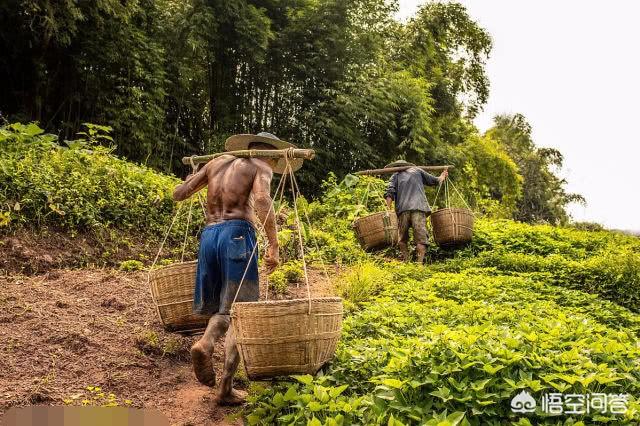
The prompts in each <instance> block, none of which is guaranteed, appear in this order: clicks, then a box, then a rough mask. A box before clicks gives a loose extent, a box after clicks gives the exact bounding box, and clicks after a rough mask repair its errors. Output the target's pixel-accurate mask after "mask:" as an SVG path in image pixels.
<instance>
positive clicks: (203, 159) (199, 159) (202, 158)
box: [182, 148, 316, 165]
mask: <svg viewBox="0 0 640 426" xmlns="http://www.w3.org/2000/svg"><path fill="white" fill-rule="evenodd" d="M222 155H233V156H234V157H242V158H253V157H263V158H278V157H285V156H289V158H303V159H305V160H313V158H314V157H315V156H316V152H315V151H314V150H313V149H298V148H288V149H264V150H263V149H246V150H242V151H229V152H219V153H216V154H209V155H194V156H191V157H182V164H186V165H188V164H191V163H192V162H193V164H202V163H207V162H209V161H210V160H213V159H214V158H218V157H220V156H222Z"/></svg>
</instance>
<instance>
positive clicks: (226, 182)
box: [173, 132, 302, 405]
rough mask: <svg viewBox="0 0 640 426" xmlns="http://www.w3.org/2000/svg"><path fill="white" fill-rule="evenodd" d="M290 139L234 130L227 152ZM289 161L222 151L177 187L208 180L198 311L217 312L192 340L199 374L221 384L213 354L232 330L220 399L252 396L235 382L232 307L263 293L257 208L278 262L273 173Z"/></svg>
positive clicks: (183, 195)
mask: <svg viewBox="0 0 640 426" xmlns="http://www.w3.org/2000/svg"><path fill="white" fill-rule="evenodd" d="M292 146H293V145H291V144H289V143H287V142H284V141H282V140H280V139H278V138H277V137H276V136H274V135H272V134H270V133H266V132H263V133H259V134H258V135H235V136H231V137H230V138H229V139H227V141H226V144H225V148H226V149H227V151H235V150H243V149H284V148H288V147H292ZM285 161H286V160H284V159H278V158H275V159H267V158H264V159H262V158H261V159H258V158H236V157H234V156H232V155H223V156H221V157H218V158H216V159H214V160H211V161H209V162H208V163H207V164H206V165H205V166H204V167H202V168H201V169H200V170H199V171H198V172H196V173H195V174H192V175H190V176H188V177H187V179H186V180H185V181H184V183H182V184H180V185H178V186H177V187H176V189H175V191H174V192H173V199H174V200H176V201H180V200H184V199H187V198H189V197H190V196H192V195H193V194H195V193H196V192H198V191H199V190H200V189H202V188H204V187H205V186H208V190H207V212H206V221H207V226H206V227H205V228H204V230H203V231H202V235H201V237H200V251H199V253H198V268H197V273H196V287H195V292H194V299H193V312H194V313H196V314H203V315H212V316H211V319H210V320H209V323H208V325H207V329H206V330H205V332H204V335H203V336H202V338H200V340H198V341H197V342H196V343H195V344H194V345H193V346H192V347H191V359H192V362H193V369H194V372H195V374H196V377H197V378H198V380H199V381H200V382H201V383H203V384H205V385H207V386H211V387H213V386H215V383H216V374H215V372H214V369H213V363H212V360H211V356H212V354H213V348H214V344H215V342H216V340H217V339H218V338H219V337H220V336H222V335H224V334H225V333H227V335H226V338H225V342H224V347H225V360H224V369H223V374H222V380H221V381H220V387H219V390H218V395H217V397H216V402H217V403H218V404H221V405H233V404H241V403H242V402H244V398H245V396H246V394H245V393H244V392H242V391H238V390H235V389H233V386H232V384H233V376H234V374H235V372H236V370H237V369H238V363H239V361H240V357H239V354H238V349H237V348H236V339H235V336H234V334H233V329H232V328H231V329H230V330H229V326H230V317H229V312H230V309H231V304H232V303H233V301H234V298H235V300H236V301H238V302H249V301H257V300H258V298H259V293H260V292H259V285H258V254H257V251H256V252H255V253H253V247H254V246H255V244H256V235H255V230H254V226H253V224H254V223H255V221H256V217H255V215H254V209H255V212H256V213H257V216H258V219H259V220H260V222H261V223H262V224H263V226H264V230H265V232H266V234H267V239H268V242H269V246H268V249H267V253H266V256H265V259H264V262H265V264H266V268H267V273H271V272H273V270H274V269H275V268H276V267H277V266H278V262H279V257H278V238H277V233H276V223H275V213H274V211H273V206H272V202H271V196H270V186H271V178H272V176H273V173H274V172H276V173H283V172H284V168H285V165H286V163H285ZM289 164H290V165H291V166H292V167H293V170H296V169H297V168H299V167H300V166H301V165H302V161H301V160H300V161H295V162H293V163H292V162H291V160H290V161H289ZM252 253H253V255H252ZM245 270H246V272H245ZM243 275H244V280H243V279H242V278H243ZM241 281H242V285H240V282H241ZM236 293H237V297H236ZM227 330H229V332H227Z"/></svg>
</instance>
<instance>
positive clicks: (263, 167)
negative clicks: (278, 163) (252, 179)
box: [249, 158, 273, 177]
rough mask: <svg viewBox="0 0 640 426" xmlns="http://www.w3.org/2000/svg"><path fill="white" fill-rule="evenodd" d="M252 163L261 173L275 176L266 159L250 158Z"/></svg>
mask: <svg viewBox="0 0 640 426" xmlns="http://www.w3.org/2000/svg"><path fill="white" fill-rule="evenodd" d="M249 161H250V162H251V164H252V165H253V166H254V167H255V168H256V172H257V173H258V174H261V175H268V176H269V177H271V176H273V170H271V167H269V165H268V164H267V163H265V162H264V161H260V160H258V159H255V158H249Z"/></svg>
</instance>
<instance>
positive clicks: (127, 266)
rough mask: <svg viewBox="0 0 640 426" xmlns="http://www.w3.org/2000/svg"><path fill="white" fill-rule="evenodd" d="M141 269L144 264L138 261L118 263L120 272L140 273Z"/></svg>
mask: <svg viewBox="0 0 640 426" xmlns="http://www.w3.org/2000/svg"><path fill="white" fill-rule="evenodd" d="M142 269H144V263H142V262H140V261H139V260H125V261H124V262H121V263H120V270H121V271H127V272H131V271H140V270H142Z"/></svg>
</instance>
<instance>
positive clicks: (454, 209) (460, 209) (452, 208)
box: [431, 207, 472, 216]
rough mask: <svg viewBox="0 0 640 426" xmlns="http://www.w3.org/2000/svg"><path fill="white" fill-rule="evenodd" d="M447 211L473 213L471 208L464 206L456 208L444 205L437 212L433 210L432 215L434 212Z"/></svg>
mask: <svg viewBox="0 0 640 426" xmlns="http://www.w3.org/2000/svg"><path fill="white" fill-rule="evenodd" d="M440 212H443V213H447V212H462V213H468V214H472V212H471V210H469V209H462V208H454V207H444V208H442V209H438V210H436V211H435V212H432V213H431V215H432V216H433V215H434V214H437V213H440Z"/></svg>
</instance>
